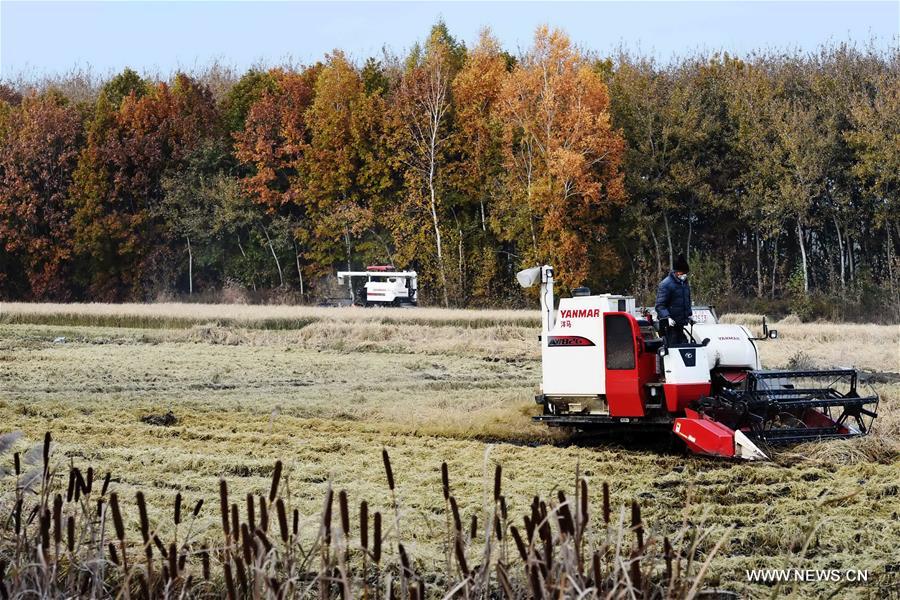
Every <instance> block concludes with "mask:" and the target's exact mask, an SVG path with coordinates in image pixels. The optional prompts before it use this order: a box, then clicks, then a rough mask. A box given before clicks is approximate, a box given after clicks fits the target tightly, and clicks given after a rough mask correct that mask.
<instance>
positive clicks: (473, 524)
mask: <svg viewBox="0 0 900 600" xmlns="http://www.w3.org/2000/svg"><path fill="white" fill-rule="evenodd" d="M477 536H478V516H477V515H472V520H471V521H469V539H470V540H474V539H475V538H476V537H477Z"/></svg>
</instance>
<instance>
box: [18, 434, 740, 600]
mask: <svg viewBox="0 0 900 600" xmlns="http://www.w3.org/2000/svg"><path fill="white" fill-rule="evenodd" d="M17 441H18V440H17V439H14V437H11V436H9V435H7V436H5V437H3V438H0V455H2V454H3V453H4V451H6V450H8V449H9V448H10V447H12V446H15V445H16V442H17ZM55 454H56V453H55V452H54V451H53V447H52V439H51V435H50V434H49V433H47V434H46V435H45V436H44V441H43V443H42V444H38V445H37V446H35V447H34V449H33V450H30V451H28V452H15V453H14V455H13V461H12V462H13V463H14V469H13V473H12V474H11V475H10V477H9V478H8V480H7V481H6V482H5V483H7V485H6V486H4V487H3V488H0V533H2V534H3V535H2V536H0V597H3V598H4V599H6V598H9V597H10V596H13V597H18V596H26V595H32V594H35V595H39V596H46V597H72V596H76V595H81V596H88V595H89V596H91V597H98V596H110V597H113V596H115V597H120V596H121V597H125V598H128V597H130V596H138V597H143V598H147V599H148V600H149V598H151V597H153V598H176V597H177V598H185V597H208V596H211V595H213V594H215V595H218V596H227V597H228V598H231V599H235V598H238V597H242V598H246V597H253V598H262V597H265V598H272V599H273V600H274V599H281V598H315V597H317V598H319V599H323V598H331V597H339V598H347V597H363V598H369V597H372V598H375V599H376V600H378V599H379V598H396V597H403V598H407V597H408V598H410V599H419V598H427V597H429V596H440V597H461V598H469V597H476V598H477V597H495V596H502V597H504V598H509V599H512V598H528V597H532V598H544V597H548V598H550V597H566V596H570V597H578V598H592V599H598V598H624V597H631V598H646V599H651V598H692V597H694V596H695V595H696V593H697V592H699V591H702V590H703V589H704V588H703V580H704V577H705V575H706V573H707V571H708V567H709V564H710V562H711V561H712V559H713V558H714V557H715V556H716V554H717V552H718V551H719V550H720V548H721V547H722V545H723V544H724V543H725V542H726V541H727V540H728V538H729V536H730V534H731V528H726V529H725V531H724V534H723V533H722V532H721V531H716V530H715V529H714V528H707V527H705V526H703V525H699V526H698V525H695V524H693V523H690V522H689V514H690V506H689V505H688V506H687V507H686V508H685V509H684V516H685V517H684V521H683V524H682V526H681V528H680V529H679V530H678V531H676V532H673V535H672V536H671V537H668V536H663V537H662V538H658V537H657V536H656V535H654V534H653V533H652V532H651V531H650V530H649V528H648V527H647V524H646V523H644V520H643V518H642V516H641V511H640V505H639V504H638V502H636V501H634V500H632V501H630V511H628V512H630V515H628V512H626V507H625V506H622V507H621V509H620V508H619V506H618V500H617V499H615V498H613V497H612V496H611V494H610V491H609V486H608V485H607V484H603V485H602V486H600V487H599V490H598V489H596V488H595V489H594V490H593V491H594V492H598V491H599V492H600V494H599V498H597V500H596V501H594V502H592V500H593V498H592V495H591V492H592V490H591V485H590V484H589V482H588V480H587V479H586V478H581V477H578V476H577V474H576V481H575V486H574V490H573V491H574V493H572V494H571V495H568V496H567V494H566V493H565V492H564V491H563V490H561V489H560V490H558V491H557V493H556V494H555V496H556V497H555V498H553V497H552V496H551V497H550V498H548V499H547V500H546V501H545V500H543V499H541V497H539V496H535V497H534V498H533V499H532V502H531V504H530V507H528V508H530V510H523V509H525V508H526V507H522V509H520V510H522V511H523V512H522V513H520V514H522V519H521V520H519V519H517V518H516V516H515V513H513V512H511V511H510V506H509V505H508V503H507V500H506V496H505V495H504V494H503V473H502V467H501V466H500V465H499V464H498V465H496V466H495V467H494V468H493V477H492V478H491V480H490V483H491V484H492V485H491V489H490V490H485V491H486V496H487V498H488V500H487V501H485V502H484V503H483V505H482V507H481V510H480V511H479V510H475V511H474V512H473V513H472V515H471V519H467V520H465V521H464V520H463V518H462V516H463V513H462V512H461V511H460V510H459V502H458V500H457V495H456V491H457V490H456V486H455V485H454V480H453V478H452V475H451V471H450V467H449V465H448V464H447V463H446V462H444V463H442V464H441V468H440V472H441V479H440V482H439V483H438V484H437V485H436V486H435V489H433V490H432V492H433V495H434V496H436V497H442V498H443V504H444V506H443V510H441V511H440V513H442V514H434V515H430V521H431V522H430V523H429V524H430V525H431V527H432V528H434V529H435V530H439V531H440V532H441V533H440V538H441V540H440V544H439V545H440V547H441V549H442V551H443V556H442V560H441V561H440V562H441V567H437V568H436V566H435V565H433V564H430V563H431V561H429V560H427V559H425V557H422V556H419V555H417V554H416V551H417V549H418V548H417V547H416V541H415V540H416V537H417V534H416V533H415V532H414V531H411V529H410V527H409V525H410V523H409V522H408V520H407V518H408V517H407V514H406V507H405V506H403V505H402V503H401V502H399V501H398V496H397V492H398V488H397V478H396V474H395V472H394V469H393V463H392V461H391V459H390V454H389V452H388V451H387V450H382V453H381V454H382V464H383V466H384V473H385V480H386V484H387V485H386V491H387V492H388V494H389V496H390V506H389V507H385V509H378V508H375V509H374V510H371V512H370V505H369V503H368V501H366V500H362V501H359V503H358V505H357V500H356V499H355V498H351V496H350V495H349V494H348V493H347V491H346V490H343V489H342V490H340V491H339V492H338V493H335V491H334V489H333V488H332V487H331V486H330V485H329V486H327V487H326V489H325V490H324V503H323V506H322V508H321V509H320V510H319V512H318V513H314V514H311V515H304V514H301V512H300V510H299V509H297V508H295V507H294V499H295V495H294V494H292V492H291V485H290V484H291V479H292V478H291V473H290V472H285V470H284V465H283V463H282V462H281V461H276V462H275V464H274V467H273V469H272V474H271V478H270V479H271V483H270V485H269V487H268V492H267V493H266V492H263V493H260V494H254V493H248V494H247V495H246V496H244V497H235V496H234V493H233V488H230V486H229V484H228V482H227V480H226V479H224V478H223V479H220V480H219V497H218V500H219V502H218V507H219V510H218V511H216V510H215V509H214V508H213V507H210V506H209V505H206V510H205V511H204V504H205V503H204V502H203V501H202V500H201V501H197V502H193V503H188V502H185V496H183V495H182V494H181V493H178V494H176V496H175V499H174V503H173V504H174V505H173V507H172V509H171V510H172V512H171V513H169V518H168V519H167V518H165V517H163V518H162V520H161V521H157V520H155V519H154V520H151V518H150V513H149V511H148V509H149V505H148V503H147V499H146V496H145V495H144V493H143V492H142V491H138V492H137V493H136V494H135V499H136V504H137V513H138V515H137V517H138V518H137V524H136V525H135V524H134V521H135V519H134V514H133V511H131V510H129V509H130V508H131V506H130V502H129V500H128V499H127V497H126V496H122V495H121V491H122V490H121V489H120V486H119V485H118V484H117V483H116V482H115V480H114V479H113V477H112V473H110V472H106V474H105V475H101V474H102V473H103V471H102V469H99V468H94V467H96V466H98V465H94V467H88V468H86V469H84V470H82V469H80V468H78V467H75V466H72V467H69V468H68V469H66V468H65V467H63V466H62V465H61V464H59V462H58V461H57V460H56V458H55ZM485 459H486V460H487V455H486V456H485ZM487 466H488V465H487V464H485V468H487ZM66 471H67V472H68V476H65V475H64V473H66ZM101 477H102V479H101ZM66 482H67V483H66ZM597 502H599V503H600V512H599V514H595V513H594V512H593V510H594V505H596V504H597ZM627 504H628V502H626V505H627ZM357 506H358V509H357ZM95 507H96V511H95V510H94V508H95ZM206 515H211V516H213V518H216V517H218V523H219V525H218V527H216V528H215V530H213V528H210V530H208V531H205V532H204V531H199V530H198V527H197V526H198V524H200V523H202V522H203V520H204V517H205V516H206ZM34 517H36V518H34ZM129 517H131V518H129ZM700 555H705V560H704V561H702V563H701V561H700V560H699V559H698V556H700Z"/></svg>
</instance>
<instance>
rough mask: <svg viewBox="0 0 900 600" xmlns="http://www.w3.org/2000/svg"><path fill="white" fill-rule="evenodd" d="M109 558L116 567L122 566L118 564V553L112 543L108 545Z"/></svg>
mask: <svg viewBox="0 0 900 600" xmlns="http://www.w3.org/2000/svg"><path fill="white" fill-rule="evenodd" d="M109 558H110V560H112V561H113V563H114V564H116V565H120V564H122V563H120V562H119V551H118V550H116V545H115V544H113V543H112V542H110V543H109Z"/></svg>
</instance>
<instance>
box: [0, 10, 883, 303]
mask: <svg viewBox="0 0 900 600" xmlns="http://www.w3.org/2000/svg"><path fill="white" fill-rule="evenodd" d="M898 57H900V53H898V51H897V50H896V49H893V50H890V51H879V50H876V49H874V48H869V47H867V48H864V49H859V48H856V47H853V46H849V45H829V46H825V47H822V48H820V49H819V50H818V51H817V52H815V53H808V54H802V53H799V52H788V53H783V52H760V53H756V54H753V55H751V56H748V57H743V58H738V57H733V56H729V55H727V54H714V55H711V56H703V55H695V56H689V57H683V58H680V59H677V60H672V61H670V62H669V63H666V64H660V63H659V62H657V61H654V60H652V59H650V58H647V57H644V56H640V55H634V54H632V53H629V52H627V51H620V52H618V53H616V54H615V55H614V56H610V57H601V56H599V55H597V54H596V53H594V52H590V51H587V50H584V49H581V48H578V47H576V46H574V45H573V44H572V43H571V41H570V40H569V38H568V37H567V36H566V34H565V33H564V32H562V31H560V30H557V29H552V28H548V27H541V28H539V29H538V30H537V31H536V33H535V36H534V40H533V42H532V45H531V46H530V47H529V48H528V49H526V50H525V51H523V52H521V53H520V54H518V55H513V54H510V53H508V52H507V51H505V50H504V49H503V48H502V47H501V46H500V44H499V43H498V41H497V40H496V39H495V38H494V37H493V36H492V35H491V33H490V32H489V31H487V30H486V31H484V32H482V34H481V36H480V37H479V39H478V40H477V42H476V43H475V44H474V45H473V46H472V47H467V46H465V45H464V44H462V43H461V42H459V41H458V40H457V39H455V38H454V37H453V36H452V35H451V34H450V32H449V31H448V30H447V28H446V26H445V25H444V24H443V23H438V24H436V25H435V26H434V27H433V28H432V30H431V32H430V34H429V35H428V36H427V38H426V40H425V41H424V42H423V43H422V44H420V45H416V46H415V47H413V48H412V49H411V50H410V51H409V52H408V53H407V54H406V55H405V56H393V55H390V54H387V53H386V54H385V55H384V56H383V57H381V58H379V59H376V58H370V59H368V60H366V61H365V62H363V63H361V64H356V63H354V62H353V61H351V60H349V59H348V58H347V56H345V55H344V54H343V53H342V52H341V51H339V50H335V51H334V52H332V53H331V54H328V55H326V56H325V57H324V58H323V59H322V60H321V61H320V62H317V63H315V64H312V65H306V66H284V67H277V68H267V69H266V68H257V69H251V70H249V71H247V72H246V73H244V74H242V75H241V76H239V77H238V76H232V77H226V78H224V79H223V78H222V77H217V78H216V77H211V76H210V73H212V72H213V71H207V72H206V73H205V74H203V73H201V74H199V75H197V74H194V75H189V74H186V73H177V74H176V75H174V76H173V77H171V78H169V79H168V80H165V81H163V80H161V78H152V77H142V76H141V75H139V74H138V73H136V72H134V71H133V70H130V69H126V70H124V71H123V72H122V73H120V74H118V75H115V76H114V77H111V78H109V79H108V80H106V81H104V82H102V83H101V84H99V85H96V86H87V88H85V86H84V85H82V86H81V87H80V88H79V81H77V80H75V79H74V78H69V79H66V78H65V77H62V78H58V79H55V80H51V81H49V82H44V83H42V84H41V85H29V83H28V82H25V83H22V82H18V83H17V84H10V83H9V82H7V83H5V84H2V85H0V296H2V297H5V298H7V299H14V298H16V299H27V300H54V301H73V300H90V301H123V300H137V301H145V300H153V299H155V298H159V297H162V296H165V295H167V294H168V295H178V296H193V295H199V296H201V297H204V298H211V297H213V296H212V295H211V294H213V293H214V292H218V291H220V290H222V289H232V290H235V289H237V290H245V291H247V293H248V294H251V295H253V294H256V297H258V298H264V297H266V295H267V294H268V297H270V298H271V297H272V296H273V295H274V297H279V298H286V297H291V298H292V299H293V300H296V301H306V302H312V301H316V300H319V299H322V298H325V297H329V296H335V295H340V294H342V293H345V291H341V290H337V289H335V288H336V283H335V280H334V276H333V274H334V272H335V271H336V270H338V269H344V268H349V269H358V268H361V267H364V266H365V265H367V264H393V265H396V266H397V267H399V268H414V269H416V270H418V271H419V273H420V282H421V283H420V285H421V289H422V293H421V297H422V299H423V300H425V301H427V302H429V303H432V304H438V305H444V306H500V305H507V306H515V305H523V304H526V303H528V300H527V298H525V297H524V296H523V293H522V292H521V291H520V290H518V289H516V286H515V284H514V278H513V274H514V273H515V271H517V270H518V269H520V268H524V267H527V266H532V265H534V264H538V263H542V262H549V263H551V264H554V265H555V266H556V268H557V272H558V276H559V277H560V279H561V281H562V284H563V285H564V286H568V287H574V286H577V285H582V284H588V285H590V286H591V287H592V288H594V289H596V290H605V291H606V290H608V291H617V292H629V293H635V294H637V295H638V296H639V297H640V298H641V299H646V298H647V297H648V295H649V294H650V293H651V292H652V290H653V288H654V287H655V285H656V283H657V282H658V281H659V279H660V278H661V277H662V276H663V275H664V274H665V273H666V272H667V270H668V269H669V267H670V265H671V263H672V261H673V259H674V257H676V256H677V255H678V254H685V255H686V256H688V257H689V258H690V260H691V262H692V274H693V281H694V286H695V289H696V290H697V291H698V292H699V296H700V297H701V298H702V299H704V300H706V301H708V302H716V303H719V304H720V305H723V304H724V305H730V306H732V307H738V308H747V309H748V310H749V309H753V308H756V309H758V310H766V309H774V310H776V311H778V310H781V311H782V312H787V311H792V312H795V313H797V314H799V315H800V316H801V317H803V318H811V317H814V316H817V315H822V314H827V316H831V317H854V318H855V317H859V318H863V317H866V316H868V317H874V318H885V315H887V318H897V317H898V315H900V300H898V295H900V289H898V286H900V277H898V275H900V273H898V269H900V259H898V258H897V246H898V242H900V217H898V208H900V202H898V199H900V60H898ZM286 290H289V292H287V291H286ZM279 294H281V295H279ZM695 295H696V292H695ZM876 313H877V314H876Z"/></svg>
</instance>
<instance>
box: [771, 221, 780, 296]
mask: <svg viewBox="0 0 900 600" xmlns="http://www.w3.org/2000/svg"><path fill="white" fill-rule="evenodd" d="M779 237H781V232H780V231H779V232H778V233H776V234H775V248H774V249H773V250H772V300H774V299H775V280H776V279H777V278H776V275H777V274H778V238H779Z"/></svg>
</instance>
